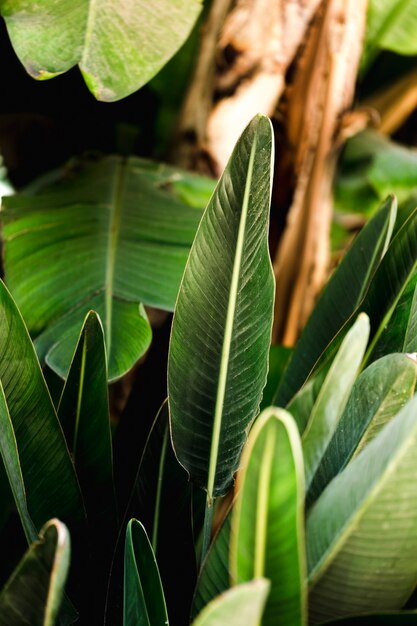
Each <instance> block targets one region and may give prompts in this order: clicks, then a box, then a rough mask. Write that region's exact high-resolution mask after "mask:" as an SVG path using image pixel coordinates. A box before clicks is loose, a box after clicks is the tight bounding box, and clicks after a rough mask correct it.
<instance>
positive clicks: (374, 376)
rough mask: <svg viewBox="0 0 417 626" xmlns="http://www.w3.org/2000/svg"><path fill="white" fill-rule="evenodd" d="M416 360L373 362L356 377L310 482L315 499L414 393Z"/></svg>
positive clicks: (399, 357) (389, 357) (391, 356)
mask: <svg viewBox="0 0 417 626" xmlns="http://www.w3.org/2000/svg"><path fill="white" fill-rule="evenodd" d="M416 376H417V364H416V362H415V360H413V359H411V358H410V357H408V356H407V355H405V354H389V355H387V356H386V357H383V358H382V359H379V360H378V361H375V362H374V363H372V364H371V365H370V366H369V367H367V368H366V370H365V371H364V372H362V374H361V375H360V376H359V378H358V379H357V380H356V382H355V384H354V386H353V389H352V393H351V395H350V397H349V400H348V403H347V405H346V409H345V411H344V413H343V415H342V417H341V419H340V422H339V424H338V427H337V429H336V431H335V433H334V436H333V438H332V440H331V442H330V444H329V446H328V448H327V450H326V453H325V455H324V457H323V460H322V462H321V464H320V467H319V468H318V470H317V472H316V475H315V477H314V481H313V483H312V485H311V489H310V495H311V497H313V498H314V499H316V498H317V497H318V496H319V495H320V493H321V492H322V491H323V489H324V488H325V487H326V485H327V484H328V483H329V482H330V481H331V479H332V478H333V477H334V476H336V474H338V473H339V472H341V471H342V469H343V468H344V467H345V466H346V465H347V463H348V462H349V461H350V459H351V458H352V457H353V456H355V455H356V454H358V453H359V452H360V451H361V450H362V449H363V448H364V447H365V445H366V444H367V443H369V442H370V441H371V440H372V439H373V438H374V437H375V435H376V434H377V433H378V432H379V431H380V430H381V428H382V427H383V426H384V425H385V424H386V423H387V422H388V421H389V420H390V419H391V418H392V417H394V415H396V414H397V413H398V412H399V410H400V409H401V408H402V407H403V406H404V405H405V404H406V403H407V402H408V401H409V400H410V399H411V398H412V397H413V394H414V388H415V384H416Z"/></svg>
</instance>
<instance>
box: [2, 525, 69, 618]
mask: <svg viewBox="0 0 417 626" xmlns="http://www.w3.org/2000/svg"><path fill="white" fill-rule="evenodd" d="M69 564H70V536H69V533H68V530H67V528H66V526H65V525H64V524H63V523H62V522H60V521H59V520H57V519H52V520H51V521H49V522H48V523H47V524H45V526H44V527H43V528H42V529H41V531H40V533H39V539H38V540H37V541H35V542H34V543H32V545H31V546H30V547H29V549H28V551H27V552H26V554H25V555H24V557H23V558H22V560H21V561H20V563H19V565H18V566H17V567H16V569H15V571H14V572H13V574H12V576H11V577H10V578H9V580H8V581H7V583H6V585H5V586H4V588H3V589H2V591H1V593H0V626H54V625H55V623H56V619H57V616H58V612H59V608H60V605H61V602H62V599H63V596H64V587H65V581H66V578H67V574H68V570H69Z"/></svg>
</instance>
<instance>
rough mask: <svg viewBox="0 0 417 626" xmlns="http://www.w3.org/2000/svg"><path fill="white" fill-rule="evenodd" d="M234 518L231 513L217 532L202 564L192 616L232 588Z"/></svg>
mask: <svg viewBox="0 0 417 626" xmlns="http://www.w3.org/2000/svg"><path fill="white" fill-rule="evenodd" d="M231 522H232V516H231V513H230V510H229V512H228V513H227V515H226V517H225V518H224V520H223V522H222V524H221V526H220V528H219V529H218V530H217V533H216V534H215V536H214V538H213V541H212V543H211V545H210V548H209V550H208V552H207V554H206V557H205V559H204V561H203V563H202V566H201V569H200V574H199V576H198V580H197V585H196V588H195V593H194V599H193V605H192V611H191V613H192V615H193V616H196V615H197V614H198V613H200V611H202V610H203V609H204V607H205V606H206V605H207V604H208V603H209V602H211V601H212V600H213V599H214V598H216V597H217V596H218V595H220V594H221V593H223V592H224V591H226V590H227V589H229V587H230V567H229V549H230V532H231Z"/></svg>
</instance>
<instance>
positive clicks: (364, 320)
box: [302, 314, 369, 490]
mask: <svg viewBox="0 0 417 626" xmlns="http://www.w3.org/2000/svg"><path fill="white" fill-rule="evenodd" d="M368 337H369V319H368V317H367V316H366V315H363V314H361V315H359V317H358V319H357V320H356V322H355V324H354V325H353V326H352V328H351V329H350V331H349V332H348V334H347V335H346V337H345V338H344V340H343V342H342V345H341V346H340V348H339V350H338V352H337V354H336V357H335V358H334V361H333V363H332V365H331V367H330V370H329V373H328V374H327V376H326V378H325V380H324V382H323V385H322V387H321V389H320V393H319V395H318V397H317V400H316V402H315V403H314V406H313V409H312V412H311V415H310V419H309V421H308V423H307V426H306V429H305V431H304V432H303V439H302V441H303V457H304V465H305V481H306V489H307V490H308V489H309V487H310V485H311V483H312V480H313V478H314V474H315V472H316V470H317V468H318V467H319V465H320V462H321V460H322V458H323V455H324V453H325V451H326V448H327V446H328V445H329V443H330V441H331V439H332V437H333V434H334V432H335V430H336V428H337V425H338V423H339V420H340V418H341V416H342V414H343V411H344V408H345V406H346V403H347V401H348V398H349V394H350V392H351V389H352V387H353V384H354V382H355V379H356V376H357V375H358V373H359V368H360V365H361V362H362V359H363V356H364V354H365V350H366V345H367V343H368Z"/></svg>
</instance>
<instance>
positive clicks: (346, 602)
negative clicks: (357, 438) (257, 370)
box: [307, 397, 417, 624]
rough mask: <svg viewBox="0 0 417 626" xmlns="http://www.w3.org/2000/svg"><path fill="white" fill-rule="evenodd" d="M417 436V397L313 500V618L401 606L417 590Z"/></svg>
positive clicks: (310, 555)
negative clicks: (416, 446)
mask: <svg viewBox="0 0 417 626" xmlns="http://www.w3.org/2000/svg"><path fill="white" fill-rule="evenodd" d="M416 436H417V398H416V397H414V398H413V399H412V400H411V401H410V402H408V403H407V404H406V405H405V407H404V408H403V409H402V410H401V411H400V413H399V414H398V415H397V416H396V417H395V418H393V419H392V420H391V421H390V422H389V423H388V424H387V425H386V426H385V427H384V428H383V429H382V431H381V432H380V433H379V434H378V435H377V436H376V437H375V439H373V441H371V443H370V444H369V445H368V446H367V447H366V448H365V449H364V450H363V451H362V452H361V453H360V454H359V455H358V456H357V457H356V458H355V459H354V460H353V461H352V462H351V463H350V464H349V465H348V466H347V467H346V468H345V469H344V470H343V471H342V472H341V473H340V474H339V475H338V476H336V478H334V479H333V480H332V482H331V483H330V484H329V485H328V487H327V488H326V489H325V490H324V492H323V493H322V494H321V496H320V498H319V499H318V500H317V502H316V504H315V505H314V506H313V507H312V509H311V512H310V515H309V516H308V518H307V555H308V564H309V581H310V598H309V612H310V619H311V622H312V624H317V623H319V622H322V621H325V620H329V619H335V618H337V617H344V616H348V615H355V614H358V613H365V612H371V611H373V612H377V611H380V612H385V611H392V610H398V609H400V608H401V607H402V606H404V604H405V602H406V601H407V599H408V598H409V597H410V595H411V594H412V592H413V590H414V587H415V582H416V580H417V534H416V527H417V482H416V480H415V476H416V473H417V456H416V453H415V441H416ZM347 572H349V574H348V580H349V584H346V580H347V579H346V576H347Z"/></svg>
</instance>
